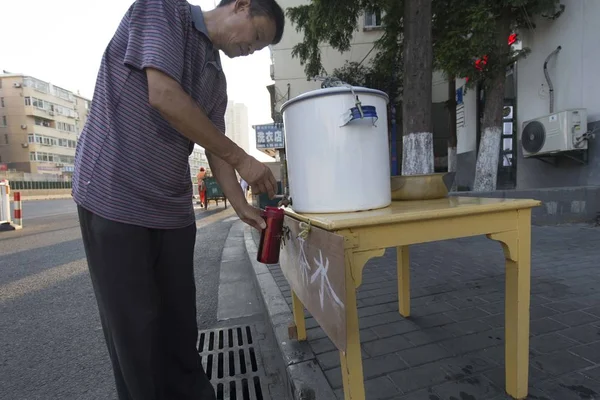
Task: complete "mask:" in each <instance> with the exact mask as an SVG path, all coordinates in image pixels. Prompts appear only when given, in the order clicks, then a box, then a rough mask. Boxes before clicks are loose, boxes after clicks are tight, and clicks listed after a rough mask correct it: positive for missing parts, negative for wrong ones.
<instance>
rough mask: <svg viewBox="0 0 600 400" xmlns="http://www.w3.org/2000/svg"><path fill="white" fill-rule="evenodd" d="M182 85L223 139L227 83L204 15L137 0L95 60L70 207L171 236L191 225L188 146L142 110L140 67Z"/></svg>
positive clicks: (175, 3)
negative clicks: (96, 67) (168, 231)
mask: <svg viewBox="0 0 600 400" xmlns="http://www.w3.org/2000/svg"><path fill="white" fill-rule="evenodd" d="M147 67H151V68H155V69H158V70H160V71H162V72H164V73H166V74H167V75H169V76H170V77H172V78H173V79H175V80H176V81H177V82H179V83H180V84H181V86H182V87H183V89H184V90H185V91H186V92H187V93H188V94H189V95H190V96H191V97H192V98H193V99H194V100H195V101H196V102H197V104H198V105H199V106H200V107H201V108H202V109H203V110H204V111H205V112H206V114H207V115H208V116H209V118H210V119H211V120H212V121H213V123H214V124H215V125H216V126H217V128H219V130H221V132H224V131H225V117H224V116H225V109H226V107H227V84H226V81H225V75H224V74H223V71H222V68H221V60H220V57H219V52H218V51H217V50H216V49H215V48H214V47H213V45H212V43H211V41H210V39H209V38H208V33H207V30H206V25H205V23H204V18H203V16H202V11H201V10H200V8H199V7H198V6H190V4H189V3H187V1H185V0H137V1H135V3H133V5H132V6H131V7H130V8H129V10H128V12H127V14H126V15H125V16H124V18H123V20H122V21H121V24H120V25H119V27H118V29H117V31H116V33H115V35H114V37H113V38H112V40H111V41H110V43H109V44H108V47H107V48H106V51H105V53H104V55H103V57H102V63H101V65H100V71H99V73H98V77H97V81H96V88H95V91H94V97H93V101H92V107H91V110H90V115H89V118H88V122H87V123H86V125H85V127H84V128H83V132H82V133H81V137H80V138H79V143H78V145H77V152H76V156H75V173H74V176H73V198H74V200H75V202H76V203H77V204H79V205H81V206H82V207H84V208H86V209H88V210H90V211H92V212H93V213H95V214H98V215H100V216H101V217H104V218H106V219H110V220H113V221H117V222H123V223H128V224H133V225H140V226H144V227H148V228H159V229H175V228H182V227H185V226H188V225H190V224H192V223H194V222H195V217H194V210H193V205H192V181H191V176H190V168H189V164H188V157H189V154H190V153H191V151H192V149H193V146H194V143H193V142H191V141H190V140H188V139H187V138H185V137H184V136H183V135H181V134H180V133H179V132H178V131H177V130H175V129H174V128H173V127H171V125H170V124H169V123H168V122H167V121H166V120H165V119H164V118H163V117H162V116H161V115H160V114H159V112H158V111H156V110H155V109H154V108H152V107H151V106H150V104H149V103H148V81H147V79H146V74H145V72H144V68H147Z"/></svg>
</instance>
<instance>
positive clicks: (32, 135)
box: [27, 133, 35, 155]
mask: <svg viewBox="0 0 600 400" xmlns="http://www.w3.org/2000/svg"><path fill="white" fill-rule="evenodd" d="M27 141H28V142H29V143H35V135H34V134H33V133H30V134H29V135H27ZM29 154H30V155H31V153H29Z"/></svg>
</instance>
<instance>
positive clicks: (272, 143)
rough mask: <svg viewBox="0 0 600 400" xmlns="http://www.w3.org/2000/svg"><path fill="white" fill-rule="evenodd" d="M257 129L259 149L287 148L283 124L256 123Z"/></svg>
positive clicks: (255, 128) (257, 146)
mask: <svg viewBox="0 0 600 400" xmlns="http://www.w3.org/2000/svg"><path fill="white" fill-rule="evenodd" d="M254 130H255V131H256V148H257V149H283V148H285V139H284V134H283V124H280V123H276V124H264V125H254Z"/></svg>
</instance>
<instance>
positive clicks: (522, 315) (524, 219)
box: [489, 210, 531, 399]
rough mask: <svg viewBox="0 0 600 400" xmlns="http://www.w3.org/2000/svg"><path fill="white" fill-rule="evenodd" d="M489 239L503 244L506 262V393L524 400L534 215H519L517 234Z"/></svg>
mask: <svg viewBox="0 0 600 400" xmlns="http://www.w3.org/2000/svg"><path fill="white" fill-rule="evenodd" d="M489 237H490V238H491V239H494V240H497V241H499V242H501V243H502V248H503V250H504V255H505V258H506V295H505V296H506V300H505V314H506V315H505V332H506V333H505V335H506V339H505V341H506V342H505V350H504V352H505V359H506V365H505V377H506V392H507V393H508V394H509V395H510V396H511V397H512V398H514V399H525V398H526V397H527V393H528V383H529V382H528V380H529V318H530V316H529V306H530V301H531V299H530V291H531V211H530V210H526V211H524V210H520V211H518V230H517V231H513V232H503V233H499V234H493V235H489Z"/></svg>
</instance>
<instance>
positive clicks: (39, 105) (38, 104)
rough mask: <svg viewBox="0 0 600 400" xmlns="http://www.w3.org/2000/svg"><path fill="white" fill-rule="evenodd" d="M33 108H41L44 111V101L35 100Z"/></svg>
mask: <svg viewBox="0 0 600 400" xmlns="http://www.w3.org/2000/svg"><path fill="white" fill-rule="evenodd" d="M33 106H34V107H36V108H39V109H40V110H44V109H45V107H44V100H40V99H36V98H35V97H34V98H33Z"/></svg>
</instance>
